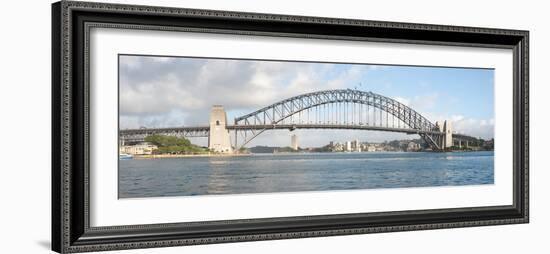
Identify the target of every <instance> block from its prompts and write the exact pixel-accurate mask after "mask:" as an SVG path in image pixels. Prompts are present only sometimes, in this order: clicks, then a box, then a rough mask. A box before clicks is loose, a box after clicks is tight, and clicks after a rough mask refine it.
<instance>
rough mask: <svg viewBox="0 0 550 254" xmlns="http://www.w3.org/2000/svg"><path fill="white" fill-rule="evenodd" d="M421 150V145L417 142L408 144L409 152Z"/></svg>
mask: <svg viewBox="0 0 550 254" xmlns="http://www.w3.org/2000/svg"><path fill="white" fill-rule="evenodd" d="M418 150H420V145H419V144H417V143H415V142H409V144H407V151H409V152H413V151H418Z"/></svg>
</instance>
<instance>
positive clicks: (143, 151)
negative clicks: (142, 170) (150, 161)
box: [119, 142, 158, 155]
mask: <svg viewBox="0 0 550 254" xmlns="http://www.w3.org/2000/svg"><path fill="white" fill-rule="evenodd" d="M156 149H158V147H157V146H156V145H153V144H151V143H148V142H144V143H140V144H137V145H131V146H120V149H119V150H120V153H121V154H131V155H149V154H153V151H154V150H156Z"/></svg>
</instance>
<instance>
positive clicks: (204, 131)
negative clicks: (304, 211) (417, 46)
mask: <svg viewBox="0 0 550 254" xmlns="http://www.w3.org/2000/svg"><path fill="white" fill-rule="evenodd" d="M227 129H228V130H243V131H244V130H263V129H267V130H274V129H288V130H295V129H346V130H373V131H389V132H401V133H407V134H420V133H425V134H443V133H442V132H438V131H423V130H416V129H411V128H388V127H380V126H370V125H344V124H275V125H229V126H227ZM209 131H210V127H209V126H194V127H177V128H151V129H149V128H146V129H125V130H120V135H121V136H132V135H154V134H175V133H201V134H205V135H206V134H207V132H209ZM206 136H207V135H206Z"/></svg>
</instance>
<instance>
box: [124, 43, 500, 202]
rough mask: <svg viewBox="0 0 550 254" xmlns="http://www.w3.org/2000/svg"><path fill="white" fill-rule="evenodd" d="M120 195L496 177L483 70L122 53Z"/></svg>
mask: <svg viewBox="0 0 550 254" xmlns="http://www.w3.org/2000/svg"><path fill="white" fill-rule="evenodd" d="M118 68H119V70H118V72H119V84H118V85H119V88H118V89H119V140H118V142H119V143H118V148H119V149H118V151H119V154H118V156H119V162H118V197H119V198H121V199H122V198H148V197H170V196H197V195H229V194H233V195H235V194H259V193H289V192H305V191H345V190H348V191H349V190H366V189H384V188H418V187H445V186H468V185H486V184H493V183H494V142H495V140H494V128H495V126H494V69H486V68H459V67H433V66H403V65H383V64H366V63H326V62H300V61H279V60H277V61H276V60H259V59H223V58H199V57H183V56H148V55H124V54H121V55H119V66H118Z"/></svg>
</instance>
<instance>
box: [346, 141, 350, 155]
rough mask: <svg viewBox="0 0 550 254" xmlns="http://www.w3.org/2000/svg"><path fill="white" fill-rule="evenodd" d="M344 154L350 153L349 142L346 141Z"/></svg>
mask: <svg viewBox="0 0 550 254" xmlns="http://www.w3.org/2000/svg"><path fill="white" fill-rule="evenodd" d="M345 150H346V152H350V151H351V141H346V149H345Z"/></svg>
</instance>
